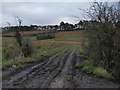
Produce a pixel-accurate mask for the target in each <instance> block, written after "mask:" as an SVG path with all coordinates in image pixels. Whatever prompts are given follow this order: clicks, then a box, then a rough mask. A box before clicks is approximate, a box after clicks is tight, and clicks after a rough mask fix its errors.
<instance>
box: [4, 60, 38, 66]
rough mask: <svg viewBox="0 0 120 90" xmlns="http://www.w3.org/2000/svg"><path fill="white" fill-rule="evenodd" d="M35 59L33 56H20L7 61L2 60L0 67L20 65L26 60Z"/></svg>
mask: <svg viewBox="0 0 120 90" xmlns="http://www.w3.org/2000/svg"><path fill="white" fill-rule="evenodd" d="M33 61H36V60H35V59H34V58H20V59H16V60H9V61H3V62H2V68H6V67H10V66H12V65H18V66H19V65H21V64H23V63H27V62H33Z"/></svg>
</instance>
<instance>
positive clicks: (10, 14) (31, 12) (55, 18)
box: [0, 2, 89, 26]
mask: <svg viewBox="0 0 120 90" xmlns="http://www.w3.org/2000/svg"><path fill="white" fill-rule="evenodd" d="M78 8H82V9H86V8H89V3H88V2H4V3H2V13H1V14H2V26H7V23H6V22H10V23H11V25H16V23H15V20H14V15H15V16H19V17H20V18H21V19H22V21H23V25H31V24H36V25H53V24H59V23H60V22H61V21H65V22H68V23H73V24H74V23H77V22H78V20H77V19H76V18H74V17H73V16H78V17H80V19H83V15H82V14H81V12H80V10H79V9H78ZM0 21H1V20H0Z"/></svg>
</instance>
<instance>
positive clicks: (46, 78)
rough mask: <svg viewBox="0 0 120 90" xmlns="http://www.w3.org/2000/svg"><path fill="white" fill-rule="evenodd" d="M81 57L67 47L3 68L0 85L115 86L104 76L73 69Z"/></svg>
mask: <svg viewBox="0 0 120 90" xmlns="http://www.w3.org/2000/svg"><path fill="white" fill-rule="evenodd" d="M82 60H83V58H78V57H77V52H76V51H75V50H73V51H72V52H70V53H69V52H68V49H65V50H64V51H62V52H60V53H58V54H56V55H54V56H52V57H47V58H44V60H42V61H41V62H37V63H29V64H26V65H24V67H23V68H15V69H13V68H9V69H6V70H4V71H3V84H2V85H3V88H118V84H115V83H113V82H111V81H109V80H107V79H104V78H100V77H97V76H95V75H90V74H86V73H84V72H82V71H81V70H80V69H75V68H74V65H75V63H76V62H78V61H82Z"/></svg>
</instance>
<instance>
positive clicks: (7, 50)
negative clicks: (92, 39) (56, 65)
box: [1, 31, 86, 68]
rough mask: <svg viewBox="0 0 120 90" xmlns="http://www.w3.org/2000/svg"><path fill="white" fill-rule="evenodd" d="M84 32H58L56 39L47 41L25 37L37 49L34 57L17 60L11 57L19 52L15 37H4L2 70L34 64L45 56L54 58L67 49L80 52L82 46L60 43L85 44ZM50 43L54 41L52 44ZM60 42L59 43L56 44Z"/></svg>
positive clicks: (31, 32) (30, 32)
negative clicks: (53, 56) (29, 63)
mask: <svg viewBox="0 0 120 90" xmlns="http://www.w3.org/2000/svg"><path fill="white" fill-rule="evenodd" d="M39 32H40V31H29V32H22V34H33V33H39ZM5 34H6V35H13V34H14V33H13V32H12V33H4V35H5ZM83 34H84V31H64V32H57V33H55V37H56V38H54V39H46V40H37V39H36V37H24V38H23V39H29V40H30V42H31V43H32V44H33V46H34V49H35V51H36V52H35V54H33V55H32V57H31V58H23V57H21V58H17V59H15V60H14V59H13V58H11V56H12V55H13V54H14V52H15V51H16V50H17V48H18V45H17V43H16V40H15V38H14V37H10V38H9V37H3V38H2V48H3V51H2V52H3V54H2V55H1V56H2V66H1V67H2V68H6V67H10V66H12V65H17V66H19V65H21V64H23V63H27V62H33V61H36V60H41V59H42V58H43V57H45V56H52V55H54V54H55V53H58V52H60V51H62V50H64V49H65V48H66V47H70V48H71V49H72V48H76V50H80V45H79V44H76V43H73V44H69V43H64V44H63V43H61V42H59V41H65V42H83V41H86V39H85V38H83ZM49 41H54V42H52V43H50V42H49ZM56 42H58V43H56Z"/></svg>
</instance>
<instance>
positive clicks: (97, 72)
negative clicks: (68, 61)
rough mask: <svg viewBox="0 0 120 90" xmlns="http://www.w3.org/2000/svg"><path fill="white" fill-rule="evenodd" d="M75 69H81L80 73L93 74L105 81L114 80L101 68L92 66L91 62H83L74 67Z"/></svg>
mask: <svg viewBox="0 0 120 90" xmlns="http://www.w3.org/2000/svg"><path fill="white" fill-rule="evenodd" d="M75 67H76V68H82V71H84V72H87V73H93V74H95V75H97V76H101V77H104V78H107V79H114V77H113V76H112V74H111V73H109V72H108V71H107V70H105V69H103V68H101V67H95V66H94V65H93V60H85V61H83V62H81V63H77V64H76V65H75Z"/></svg>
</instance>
